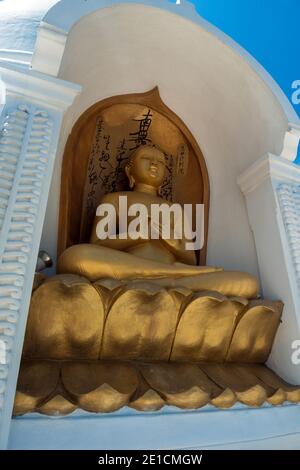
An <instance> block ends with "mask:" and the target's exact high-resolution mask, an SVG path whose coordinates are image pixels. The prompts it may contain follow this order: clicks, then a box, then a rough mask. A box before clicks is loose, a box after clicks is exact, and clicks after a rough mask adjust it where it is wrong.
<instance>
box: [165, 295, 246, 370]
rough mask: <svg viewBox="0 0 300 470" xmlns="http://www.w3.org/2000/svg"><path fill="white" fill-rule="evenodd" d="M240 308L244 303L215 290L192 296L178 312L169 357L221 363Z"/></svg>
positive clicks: (180, 359) (175, 359)
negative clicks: (178, 315) (180, 311)
mask: <svg viewBox="0 0 300 470" xmlns="http://www.w3.org/2000/svg"><path fill="white" fill-rule="evenodd" d="M243 309H244V303H243V302H239V301H231V300H228V299H227V298H226V297H224V296H222V295H220V294H217V293H213V292H211V293H208V292H203V293H200V294H197V295H195V296H194V297H193V299H192V300H191V302H190V303H189V304H188V305H187V306H186V308H185V310H184V311H183V313H182V315H181V318H180V321H179V324H178V327H177V330H176V335H175V340H174V346H173V350H172V354H171V360H172V361H187V360H188V361H190V362H201V361H213V362H223V361H224V360H225V357H226V353H227V350H228V348H229V345H230V341H231V337H232V334H233V331H234V328H235V325H236V323H237V318H238V315H239V314H240V313H241V311H242V310H243Z"/></svg>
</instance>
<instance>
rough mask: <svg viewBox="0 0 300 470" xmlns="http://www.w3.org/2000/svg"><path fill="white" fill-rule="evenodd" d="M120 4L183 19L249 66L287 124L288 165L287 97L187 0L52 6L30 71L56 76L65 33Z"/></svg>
mask: <svg viewBox="0 0 300 470" xmlns="http://www.w3.org/2000/svg"><path fill="white" fill-rule="evenodd" d="M122 4H123V5H132V4H136V5H140V4H142V5H145V6H148V7H149V8H150V7H151V8H159V9H162V10H165V11H167V12H169V13H172V14H176V15H179V16H182V17H183V18H185V19H186V20H188V21H192V22H193V23H195V24H197V25H198V26H199V27H200V28H202V29H204V30H205V31H207V32H208V33H210V34H212V35H213V36H214V37H216V38H217V39H218V40H219V41H221V42H222V43H223V44H224V45H226V46H228V47H230V48H231V49H232V50H233V51H234V52H235V53H236V54H237V55H238V56H239V57H241V58H242V59H243V60H244V61H245V62H246V63H248V65H249V66H250V67H251V68H252V69H253V70H254V71H255V72H256V74H257V75H258V76H259V77H260V78H261V80H263V81H264V82H265V84H266V85H267V86H268V88H269V89H270V90H271V91H272V93H273V95H274V96H275V98H276V99H277V101H278V102H279V104H280V105H281V107H282V109H283V112H284V114H285V116H286V118H287V121H288V122H289V127H288V129H287V133H286V137H285V139H284V143H283V150H282V153H281V156H282V157H283V158H286V159H288V160H291V161H293V160H294V159H295V158H296V156H297V150H298V144H299V139H300V131H299V128H300V120H299V117H298V116H297V113H296V112H295V110H294V108H293V106H292V105H291V103H290V101H289V100H288V98H287V97H286V95H285V94H284V93H283V91H282V90H281V88H280V87H279V85H278V84H277V83H276V82H275V80H274V79H273V78H272V77H271V75H270V74H269V73H268V72H267V71H266V70H265V69H264V68H263V67H262V66H261V65H260V64H259V63H258V62H257V61H256V60H255V59H254V57H253V56H251V55H250V54H249V53H248V52H247V51H246V50H245V49H243V48H242V47H241V46H239V45H238V44H237V43H236V42H235V41H234V40H233V39H231V38H230V37H229V36H227V35H226V34H225V33H223V32H222V31H220V30H219V29H218V28H216V27H215V26H213V25H212V24H210V23H209V22H208V21H206V20H204V19H203V18H202V17H200V15H199V14H198V13H197V11H196V9H195V6H194V4H192V3H190V2H189V1H187V0H185V1H182V2H181V4H179V5H177V4H175V3H170V2H169V1H168V0H143V1H140V2H139V1H137V0H89V1H85V0H61V1H60V2H58V3H57V4H55V5H54V6H53V7H52V8H51V9H50V10H49V11H48V13H47V14H46V15H45V17H44V18H43V21H42V23H41V25H40V28H39V32H38V36H37V42H36V48H35V52H34V55H33V60H32V67H33V68H34V69H36V70H39V71H41V72H44V73H48V74H50V75H54V76H57V74H58V71H59V68H60V64H61V60H62V56H63V53H64V48H65V44H66V40H67V36H68V33H69V32H70V30H71V29H72V27H73V26H74V25H75V23H77V22H78V21H79V20H80V19H81V18H83V17H84V16H87V15H89V14H91V13H93V12H95V11H96V10H99V9H103V8H113V7H114V6H117V5H122Z"/></svg>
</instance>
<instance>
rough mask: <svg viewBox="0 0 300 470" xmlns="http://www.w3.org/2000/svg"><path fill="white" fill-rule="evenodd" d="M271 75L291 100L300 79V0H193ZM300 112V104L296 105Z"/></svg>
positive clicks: (208, 18)
mask: <svg viewBox="0 0 300 470" xmlns="http://www.w3.org/2000/svg"><path fill="white" fill-rule="evenodd" d="M191 1H192V3H194V4H195V6H196V9H197V11H198V12H199V13H200V15H201V16H203V17H204V18H205V19H206V20H207V21H209V22H211V23H213V24H214V25H215V26H217V27H218V28H220V29H221V30H222V31H224V33H226V34H228V35H229V36H231V37H232V38H233V39H234V40H235V41H237V42H238V43H239V44H240V45H241V46H243V47H244V48H245V49H246V50H247V51H248V52H250V54H252V55H253V56H254V57H255V58H256V59H257V60H258V61H259V62H260V63H261V64H262V65H263V66H264V67H265V69H266V70H267V71H268V72H269V73H270V74H271V75H272V77H273V78H274V79H275V80H276V81H277V83H278V84H279V85H280V86H281V88H282V89H283V91H284V92H285V94H286V95H287V97H288V98H289V99H290V101H291V96H292V93H293V91H294V90H292V88H291V86H292V83H293V82H294V81H295V80H300V0H191ZM174 3H176V0H174ZM294 108H295V110H296V112H297V113H298V115H299V116H300V104H298V105H294Z"/></svg>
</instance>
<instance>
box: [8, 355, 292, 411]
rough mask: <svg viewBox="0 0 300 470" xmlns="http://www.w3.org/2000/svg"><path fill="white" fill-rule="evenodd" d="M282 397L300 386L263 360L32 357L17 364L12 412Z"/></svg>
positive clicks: (227, 403) (275, 401)
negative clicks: (219, 361) (261, 362)
mask: <svg viewBox="0 0 300 470" xmlns="http://www.w3.org/2000/svg"><path fill="white" fill-rule="evenodd" d="M40 379H42V380H40ZM43 379H44V381H43ZM286 401H289V402H292V403H299V402H300V386H291V385H289V384H286V383H285V382H284V381H283V380H281V379H280V378H279V377H278V376H277V375H276V374H275V373H274V372H273V371H271V370H270V369H268V368H267V367H266V366H264V365H256V364H217V363H199V364H188V363H185V364H184V363H163V362H160V363H158V362H148V363H140V362H121V361H109V362H107V361H105V362H102V361H101V362H99V361H86V362H77V361H72V362H68V363H67V362H63V361H38V360H34V361H26V362H23V363H22V365H21V369H20V377H19V382H18V391H17V395H16V399H15V407H14V415H20V414H24V413H29V412H35V411H36V412H39V413H43V414H46V415H49V416H60V415H66V414H69V413H72V412H73V411H74V410H75V409H77V408H81V409H84V410H86V411H90V412H94V413H99V412H101V413H109V412H113V411H116V410H118V409H120V408H122V407H123V406H130V407H132V408H134V409H136V410H138V411H144V412H146V411H150V412H151V411H156V410H159V409H161V408H162V407H163V406H168V405H169V406H176V407H178V408H182V409H198V408H201V407H203V406H205V405H207V404H211V405H213V406H215V407H216V408H230V407H232V406H233V405H234V404H235V403H236V402H240V403H243V404H245V405H247V406H250V407H260V406H262V405H263V404H264V403H269V404H271V405H273V406H278V405H282V404H283V403H284V402H286Z"/></svg>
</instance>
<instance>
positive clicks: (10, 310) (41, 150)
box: [0, 104, 54, 419]
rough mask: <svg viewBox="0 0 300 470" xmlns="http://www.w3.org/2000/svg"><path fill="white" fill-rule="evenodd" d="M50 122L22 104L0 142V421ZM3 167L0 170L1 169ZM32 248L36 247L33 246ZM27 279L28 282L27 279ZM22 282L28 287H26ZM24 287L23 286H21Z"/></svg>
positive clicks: (27, 271)
mask: <svg viewBox="0 0 300 470" xmlns="http://www.w3.org/2000/svg"><path fill="white" fill-rule="evenodd" d="M52 131H53V122H52V119H51V118H49V116H48V113H47V112H46V111H44V110H43V109H39V108H36V107H35V106H33V105H29V104H28V105H27V104H25V105H24V104H22V105H19V106H18V107H17V109H15V110H13V111H12V112H11V113H9V114H8V116H7V118H6V120H5V124H4V127H3V131H2V135H1V139H0V149H1V150H0V151H1V158H2V161H1V177H0V191H1V194H3V197H2V198H1V209H2V212H1V239H0V341H1V344H4V345H5V352H6V354H5V357H6V361H5V364H0V419H1V418H2V413H5V403H6V402H7V401H6V393H7V391H8V387H7V385H8V373H9V369H10V365H11V362H12V360H13V351H14V343H15V341H17V328H18V325H19V319H20V309H21V306H22V302H21V299H22V297H23V290H24V289H25V288H26V289H28V283H26V282H25V281H26V278H27V277H28V276H29V277H30V278H32V273H31V270H32V268H31V266H30V264H29V263H28V262H29V257H30V254H31V253H32V249H33V246H32V245H33V234H34V232H35V229H36V222H37V218H38V217H39V216H40V214H39V204H40V197H41V192H42V184H43V178H44V176H45V173H46V171H47V166H48V161H49V158H51V157H52V159H53V157H54V156H53V155H51V154H50V153H49V150H50V143H51V137H52ZM2 169H3V171H2ZM35 248H36V247H35ZM27 280H28V279H27ZM26 284H27V285H26ZM25 286H26V287H25Z"/></svg>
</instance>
